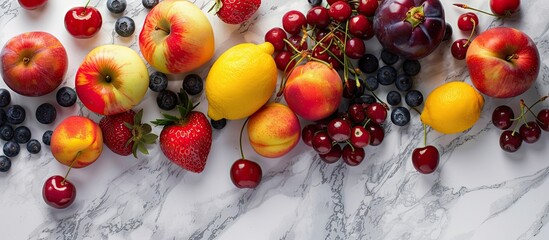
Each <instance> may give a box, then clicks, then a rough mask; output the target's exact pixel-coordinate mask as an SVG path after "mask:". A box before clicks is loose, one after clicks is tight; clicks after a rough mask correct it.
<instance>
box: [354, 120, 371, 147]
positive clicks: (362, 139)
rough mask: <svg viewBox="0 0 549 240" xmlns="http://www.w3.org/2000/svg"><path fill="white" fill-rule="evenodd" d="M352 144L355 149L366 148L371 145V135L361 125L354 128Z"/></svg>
mask: <svg viewBox="0 0 549 240" xmlns="http://www.w3.org/2000/svg"><path fill="white" fill-rule="evenodd" d="M350 142H351V144H353V146H354V147H358V148H363V147H366V146H368V144H370V133H369V132H368V130H366V128H364V127H363V126H361V125H357V126H354V127H353V128H352V129H351V138H350Z"/></svg>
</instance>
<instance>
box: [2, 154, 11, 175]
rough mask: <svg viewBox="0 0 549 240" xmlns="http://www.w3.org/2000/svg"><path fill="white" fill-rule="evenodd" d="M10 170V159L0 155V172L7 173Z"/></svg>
mask: <svg viewBox="0 0 549 240" xmlns="http://www.w3.org/2000/svg"><path fill="white" fill-rule="evenodd" d="M10 168H11V160H10V158H8V157H6V156H4V155H2V156H0V172H7V171H9V170H10Z"/></svg>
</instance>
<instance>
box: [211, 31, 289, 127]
mask: <svg viewBox="0 0 549 240" xmlns="http://www.w3.org/2000/svg"><path fill="white" fill-rule="evenodd" d="M273 52H274V47H273V45H272V44H271V43H269V42H265V43H262V44H257V45H256V44H253V43H241V44H238V45H235V46H233V47H231V48H229V49H228V50H227V51H225V52H224V53H222V54H221V56H219V58H218V59H217V60H216V61H215V62H214V64H213V65H212V68H211V69H210V72H209V73H208V76H207V78H206V88H205V89H206V90H205V92H206V98H207V99H208V117H210V118H211V119H213V120H219V119H222V118H225V119H228V120H235V119H241V118H246V117H248V116H250V115H252V114H253V113H254V112H256V111H257V110H258V109H259V108H261V106H263V105H264V104H265V103H267V101H269V99H270V98H271V96H272V94H273V92H274V90H275V88H276V82H277V78H278V69H277V68H276V64H275V62H274V59H273V57H272V54H273Z"/></svg>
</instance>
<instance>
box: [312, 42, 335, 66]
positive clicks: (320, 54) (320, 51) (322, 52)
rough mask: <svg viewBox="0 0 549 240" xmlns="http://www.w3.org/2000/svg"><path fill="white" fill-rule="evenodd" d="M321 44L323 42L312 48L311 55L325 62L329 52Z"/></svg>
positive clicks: (328, 57)
mask: <svg viewBox="0 0 549 240" xmlns="http://www.w3.org/2000/svg"><path fill="white" fill-rule="evenodd" d="M322 44H323V43H320V44H319V45H318V46H316V47H315V48H313V53H312V54H311V56H312V57H313V58H316V59H318V60H321V61H325V62H327V61H328V60H329V59H330V53H329V52H328V50H326V49H325V48H324V47H323V46H322Z"/></svg>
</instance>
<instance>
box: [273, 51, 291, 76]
mask: <svg viewBox="0 0 549 240" xmlns="http://www.w3.org/2000/svg"><path fill="white" fill-rule="evenodd" d="M293 57H294V55H293V54H292V53H291V52H290V51H280V52H278V53H276V55H275V56H274V61H275V64H276V68H278V70H280V71H285V72H290V71H291V70H292V69H293V68H294V67H295V64H296V62H295V59H293V60H292V58H293Z"/></svg>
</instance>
